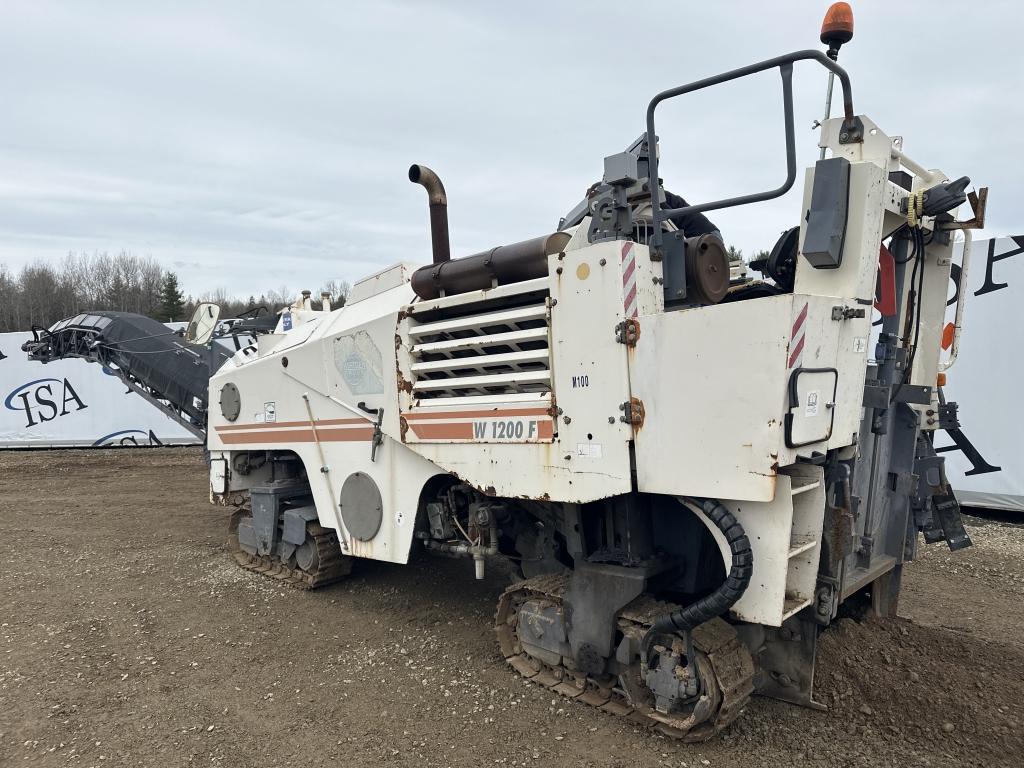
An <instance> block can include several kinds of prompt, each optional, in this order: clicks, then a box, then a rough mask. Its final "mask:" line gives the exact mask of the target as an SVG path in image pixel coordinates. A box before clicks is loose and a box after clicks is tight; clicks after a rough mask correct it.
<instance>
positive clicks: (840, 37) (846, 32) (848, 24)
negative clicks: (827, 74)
mask: <svg viewBox="0 0 1024 768" xmlns="http://www.w3.org/2000/svg"><path fill="white" fill-rule="evenodd" d="M852 39H853V9H852V8H851V7H850V4H849V3H832V5H830V6H829V8H828V11H826V13H825V20H824V21H822V22H821V42H823V43H824V44H825V45H827V46H828V49H829V50H828V55H829V57H830V58H832V59H835V58H836V54H838V53H839V47H840V46H841V45H842V44H843V43H848V42H850V41H851V40H852Z"/></svg>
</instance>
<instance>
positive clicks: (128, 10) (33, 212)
mask: <svg viewBox="0 0 1024 768" xmlns="http://www.w3.org/2000/svg"><path fill="white" fill-rule="evenodd" d="M826 5H827V3H821V4H810V5H808V4H807V3H806V2H797V1H796V0H792V1H791V2H785V3H776V4H772V6H771V8H770V10H768V9H767V8H766V7H765V6H763V5H762V4H753V3H751V4H749V5H746V4H745V5H743V6H742V8H743V9H744V10H743V11H742V12H740V10H738V8H737V6H736V5H734V4H713V3H705V4H699V5H698V4H693V3H678V2H663V3H655V4H653V5H652V6H651V7H648V6H643V7H642V8H641V7H639V6H636V7H634V6H626V5H623V4H622V3H613V2H593V3H588V4H587V5H586V6H585V9H583V8H584V7H583V6H579V5H576V4H556V3H543V2H520V3H516V4H504V5H501V6H497V5H491V4H485V3H471V2H465V3H463V2H448V3H440V4H438V3H431V4H424V3H414V2H408V3H403V2H388V3H365V4H362V5H358V4H352V3H344V4H341V3H330V2H322V3H316V2H310V3H303V4H298V5H295V4H287V5H280V6H274V5H259V6H254V5H252V4H250V3H243V2H236V3H217V4H209V3H199V2H193V3H190V2H184V3H175V4H172V5H164V6H157V5H153V4H138V3H127V2H125V3H105V4H89V5H84V4H57V3H48V2H45V1H43V0H40V1H38V2H32V3H16V4H11V5H9V6H8V7H7V8H6V9H5V11H6V12H5V24H4V25H3V27H2V28H0V89H2V92H3V93H4V94H5V118H4V125H3V130H2V131H0V261H3V262H6V263H7V264H8V265H9V266H11V267H13V268H15V269H17V268H18V267H20V266H21V265H22V264H25V263H30V262H33V261H36V260H57V259H60V258H61V257H62V256H63V255H64V254H65V253H66V252H67V251H69V250H74V251H94V250H100V251H102V250H107V251H111V252H117V251H120V250H122V249H127V250H130V251H132V252H135V253H139V254H148V255H152V256H153V257H155V258H156V259H157V260H158V261H160V262H161V263H163V264H165V265H169V266H173V267H174V268H175V269H178V270H180V271H181V273H182V274H181V279H182V284H183V286H184V287H185V289H186V290H187V291H190V292H192V293H195V294H199V293H204V292H207V291H211V290H214V289H216V288H227V289H228V290H229V291H231V292H237V293H240V294H248V293H259V292H260V291H261V290H264V289H266V288H268V287H273V286H280V285H281V284H282V283H285V284H287V285H288V286H290V287H291V288H293V289H296V290H297V289H300V288H307V287H308V288H312V289H316V287H317V286H319V285H320V284H321V283H322V282H323V281H325V280H328V279H345V280H349V281H354V280H356V279H358V278H359V277H360V276H362V275H364V274H367V273H370V272H374V271H376V270H378V269H380V268H381V267H383V266H385V265H387V264H389V263H393V262H397V261H411V262H414V263H415V262H425V261H427V260H428V259H429V236H428V223H427V210H426V200H425V195H424V194H423V190H422V189H420V188H418V187H415V186H413V185H411V184H409V182H408V181H407V180H406V176H405V172H406V169H407V167H408V165H409V164H410V163H413V162H419V163H424V164H426V165H429V166H431V167H433V168H434V169H435V170H436V171H438V173H439V174H441V176H442V178H443V179H444V182H445V185H446V187H447V189H448V193H449V200H450V204H451V210H450V219H451V231H452V241H453V251H454V253H456V254H466V253H471V252H474V251H478V250H481V249H484V248H488V247H492V246H494V245H498V244H501V243H506V242H512V241H515V240H520V239H525V238H528V237H532V236H535V235H538V234H541V233H544V232H546V231H551V230H553V229H554V227H555V226H556V225H557V222H558V219H559V217H560V216H561V215H562V214H563V213H565V212H566V211H568V210H569V209H570V208H571V207H572V206H573V205H574V204H575V203H576V202H577V201H578V200H579V199H580V198H581V197H582V195H583V192H584V191H585V189H586V188H587V186H588V185H589V184H590V183H591V182H593V181H594V180H595V179H596V178H597V177H598V176H599V175H600V172H601V161H602V158H603V157H604V156H605V155H608V154H611V153H613V152H617V151H620V150H621V149H622V148H623V147H625V146H626V145H627V144H628V143H629V142H630V141H632V140H633V139H634V138H635V137H636V136H638V135H639V134H640V133H641V132H642V130H643V120H644V110H645V108H646V104H647V101H648V100H649V99H650V97H651V96H652V95H653V94H654V93H655V92H657V91H659V90H661V89H664V88H667V87H671V86H674V85H678V84H680V83H682V82H686V81H689V80H693V79H697V78H699V77H703V76H706V75H708V74H713V73H715V72H718V71H722V70H725V69H728V68H732V67H735V66H740V65H743V64H746V63H750V62H752V61H755V60H759V59H762V58H768V57H769V56H772V55H775V54H778V53H780V52H784V51H788V50H793V49H799V48H807V47H816V46H817V29H818V24H819V21H820V15H821V14H822V13H823V12H824V9H825V7H826ZM993 5H995V4H993ZM855 12H856V13H857V37H856V38H855V39H854V41H853V42H852V43H851V44H850V45H849V46H847V47H846V48H844V50H843V51H842V55H841V63H842V64H843V65H844V66H846V67H847V68H848V69H849V71H850V72H851V75H852V77H853V82H854V89H855V90H854V98H855V105H856V106H857V109H858V111H861V112H864V113H865V114H867V115H869V116H870V117H872V119H874V120H875V121H876V122H877V123H878V124H879V125H880V126H881V127H882V128H883V130H886V131H888V132H890V133H892V134H900V135H903V136H904V137H905V138H906V149H907V152H908V153H909V154H910V155H911V156H912V157H914V158H916V159H919V160H920V161H921V162H922V163H924V164H925V165H927V166H929V167H934V166H938V167H941V168H943V169H944V170H946V171H947V173H949V174H950V175H951V176H959V175H962V174H965V173H966V174H968V175H971V176H972V178H973V179H974V180H975V181H976V182H977V183H980V184H989V185H990V186H991V187H992V198H991V200H992V205H991V209H990V219H989V221H990V224H991V228H992V229H993V231H996V232H999V233H1003V234H1006V233H1009V232H1017V231H1020V230H1024V220H1022V219H1024V217H1022V216H1021V213H1020V211H1021V203H1022V201H1024V190H1022V182H1021V180H1020V176H1019V173H1018V172H1017V170H1016V166H1017V165H1019V164H1018V163H1015V162H1011V159H1012V158H1017V157H1020V156H1021V150H1022V149H1024V147H1022V141H1021V139H1020V138H1019V132H1018V130H1017V128H1016V126H1017V125H1019V124H1020V123H1021V121H1022V118H1024V115H1022V114H1021V112H1022V107H1021V106H1020V100H1019V99H1017V98H1016V95H1015V91H1016V87H1017V83H1016V78H1017V73H1019V72H1020V71H1021V61H1020V58H1021V57H1020V54H1019V53H1018V50H1019V48H1018V46H1017V44H1016V41H1015V40H1013V38H1012V34H1013V32H1012V30H1011V29H1010V28H1009V26H1010V25H1006V29H1002V28H999V27H998V26H997V25H992V24H991V23H990V22H989V21H988V20H989V19H990V18H994V17H998V16H999V15H1000V13H1002V15H1003V16H1004V17H1006V18H1011V17H1012V16H1011V14H1013V13H1014V9H1013V6H1011V5H1009V4H1003V7H1002V9H1000V8H996V7H988V6H986V13H985V14H981V13H976V14H964V13H962V6H961V5H960V4H953V3H935V2H908V3H904V4H902V5H900V6H899V7H892V6H884V5H882V4H868V3H860V4H858V7H856V8H855ZM641 13H643V14H649V15H640V14H641ZM951 19H955V20H956V21H955V24H956V29H955V30H952V29H951V28H950V24H951V21H950V20H951ZM954 32H955V38H956V40H957V45H955V46H952V45H951V46H937V45H936V44H935V41H938V40H949V39H952V36H953V35H954ZM824 83H825V78H824V74H823V72H822V71H819V70H818V69H816V68H815V67H814V65H811V64H805V65H801V66H798V68H797V72H796V94H795V95H796V104H797V123H796V125H797V136H798V141H799V160H800V163H801V165H808V164H810V163H812V162H813V161H814V160H815V159H816V156H817V153H816V146H815V142H816V135H815V132H813V131H812V130H810V126H811V124H812V121H813V120H814V119H816V118H818V117H820V113H821V111H822V106H823V104H822V102H823V92H824ZM658 132H659V134H660V137H661V141H662V155H663V158H664V166H663V176H664V178H665V179H666V182H667V184H668V185H669V186H670V188H672V189H673V190H674V191H677V192H679V193H681V194H683V195H684V196H686V197H687V198H688V199H689V200H690V201H691V202H699V201H704V200H709V199H715V198H717V197H720V196H725V195H732V194H740V193H744V192H750V191H756V190H759V189H766V188H769V187H773V186H775V185H777V184H778V182H779V180H780V179H781V177H782V176H783V175H784V170H785V166H784V156H783V150H782V121H781V97H780V94H779V83H778V76H777V75H764V76H760V77H759V78H757V79H755V80H752V81H751V82H749V83H747V82H743V83H736V84H732V85H729V86H726V87H722V88H720V89H715V90H713V91H707V92H703V93H701V94H697V95H695V96H694V97H693V98H688V99H686V100H685V101H683V100H680V101H679V102H678V103H676V104H670V105H667V106H666V108H665V109H664V111H663V112H662V111H661V110H659V114H658ZM798 186H799V185H798ZM799 194H800V192H799V190H794V191H793V192H791V193H790V194H789V195H787V196H786V197H785V198H782V199H780V200H777V201H774V202H772V203H768V204H764V205H761V206H749V207H744V208H738V209H731V210H729V211H723V212H720V213H717V214H715V215H714V219H715V221H716V223H718V224H719V225H720V226H721V228H722V230H723V232H724V233H725V235H726V238H727V240H728V241H729V242H730V243H733V244H735V245H737V246H738V247H740V248H742V249H743V250H744V252H746V253H748V254H750V253H752V252H754V251H756V250H759V249H761V248H768V247H770V246H771V244H772V242H774V239H775V237H776V236H777V234H778V233H779V232H780V231H781V230H783V229H785V228H786V227H788V226H791V225H792V224H794V223H796V220H797V218H798V216H799V207H800V199H799Z"/></svg>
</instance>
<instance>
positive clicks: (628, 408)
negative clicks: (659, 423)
mask: <svg viewBox="0 0 1024 768" xmlns="http://www.w3.org/2000/svg"><path fill="white" fill-rule="evenodd" d="M619 410H620V411H622V415H621V416H620V417H619V421H621V422H623V423H625V424H632V425H633V426H634V427H635V428H637V429H639V428H640V427H642V426H643V425H644V415H645V411H644V403H643V400H641V399H640V398H638V397H631V398H629V400H628V401H627V402H625V403H623V404H622V405H620V406H619Z"/></svg>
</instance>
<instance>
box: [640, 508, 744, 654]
mask: <svg viewBox="0 0 1024 768" xmlns="http://www.w3.org/2000/svg"><path fill="white" fill-rule="evenodd" d="M687 501H689V502H690V503H692V504H694V505H696V506H697V507H699V508H700V511H701V512H703V513H704V515H705V517H707V518H708V519H709V520H710V521H711V522H712V523H714V524H715V526H716V527H717V528H718V530H720V531H721V532H722V534H723V535H724V536H725V540H726V542H728V544H729V551H730V552H732V563H731V564H730V566H729V575H728V576H726V578H725V581H724V582H722V584H721V585H720V586H719V587H718V589H716V590H715V591H714V592H712V593H711V594H709V595H706V596H704V597H702V598H700V599H699V600H697V601H696V602H693V603H691V604H690V605H688V606H686V607H685V608H681V609H679V610H678V611H673V612H672V613H666V614H664V615H662V616H659V617H658V618H657V619H655V620H654V624H653V625H652V626H651V629H650V630H649V631H648V633H647V635H646V637H645V638H644V644H645V646H647V647H650V642H651V640H652V639H653V638H654V636H655V635H659V634H666V633H668V634H672V633H675V632H689V631H690V630H692V629H693V628H694V627H696V626H698V625H700V624H703V623H704V622H705V621H708V620H710V619H713V618H715V617H716V616H721V615H722V614H723V613H725V612H726V611H728V610H729V609H730V608H731V607H732V606H734V605H735V604H736V601H737V600H739V599H740V598H741V597H743V593H744V592H745V591H746V589H747V587H748V586H749V585H750V577H751V574H752V573H753V571H754V555H753V552H751V550H750V540H749V539H748V538H747V533H746V531H744V530H743V526H742V525H740V523H739V521H738V520H737V519H736V518H735V517H734V516H733V514H732V513H731V512H730V511H729V510H728V509H726V508H725V507H724V506H722V504H721V502H719V501H717V500H716V499H687Z"/></svg>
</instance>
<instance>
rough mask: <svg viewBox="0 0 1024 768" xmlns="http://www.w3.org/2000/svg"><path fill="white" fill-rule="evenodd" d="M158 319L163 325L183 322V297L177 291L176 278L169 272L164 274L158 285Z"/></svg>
mask: <svg viewBox="0 0 1024 768" xmlns="http://www.w3.org/2000/svg"><path fill="white" fill-rule="evenodd" d="M159 311H160V317H158V318H157V319H158V320H160V321H161V322H164V323H172V322H174V321H176V320H177V321H180V320H184V319H185V317H184V315H185V297H184V296H182V293H181V291H180V290H179V289H178V276H177V275H176V274H174V273H173V272H171V271H167V272H166V273H164V279H163V281H162V282H161V284H160V310H159Z"/></svg>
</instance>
